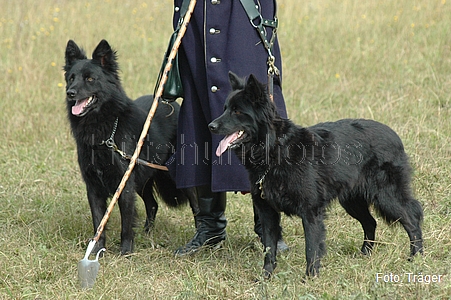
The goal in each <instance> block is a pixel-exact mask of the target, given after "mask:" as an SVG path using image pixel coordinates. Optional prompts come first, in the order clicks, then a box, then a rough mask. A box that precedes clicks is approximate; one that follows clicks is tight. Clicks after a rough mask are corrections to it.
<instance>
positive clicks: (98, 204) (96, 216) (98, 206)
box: [86, 184, 108, 254]
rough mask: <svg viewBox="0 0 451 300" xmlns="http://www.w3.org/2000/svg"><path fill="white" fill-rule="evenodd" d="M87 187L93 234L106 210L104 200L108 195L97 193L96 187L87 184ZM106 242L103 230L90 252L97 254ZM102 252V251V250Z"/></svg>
mask: <svg viewBox="0 0 451 300" xmlns="http://www.w3.org/2000/svg"><path fill="white" fill-rule="evenodd" d="M86 187H87V195H88V201H89V207H90V208H91V216H92V225H93V226H94V234H96V232H97V227H99V225H100V222H101V221H102V218H103V215H104V214H105V211H106V200H107V197H108V195H106V194H105V195H97V194H96V193H95V191H96V190H97V189H95V188H92V187H91V186H90V185H89V184H87V185H86ZM105 242H106V233H105V230H104V231H103V232H102V234H101V235H100V238H99V240H98V242H97V244H96V246H95V247H94V249H93V250H92V254H97V252H99V250H100V249H102V248H104V247H105ZM102 253H103V252H102Z"/></svg>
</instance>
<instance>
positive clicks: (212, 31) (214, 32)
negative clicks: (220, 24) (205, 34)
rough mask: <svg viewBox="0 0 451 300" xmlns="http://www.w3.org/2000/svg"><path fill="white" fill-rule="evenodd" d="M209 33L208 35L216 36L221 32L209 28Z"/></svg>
mask: <svg viewBox="0 0 451 300" xmlns="http://www.w3.org/2000/svg"><path fill="white" fill-rule="evenodd" d="M209 32H210V34H218V33H220V32H221V31H220V30H218V29H215V28H210V30H209Z"/></svg>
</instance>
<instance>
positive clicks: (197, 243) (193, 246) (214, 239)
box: [175, 186, 227, 256]
mask: <svg viewBox="0 0 451 300" xmlns="http://www.w3.org/2000/svg"><path fill="white" fill-rule="evenodd" d="M193 191H195V192H193ZM191 192H193V193H194V194H195V196H193V195H191V196H189V197H188V198H189V199H190V205H191V209H192V210H193V214H194V222H195V225H196V233H195V234H194V237H193V238H192V239H191V240H190V241H189V242H188V243H187V244H186V245H184V246H182V247H180V248H178V249H177V250H176V251H175V255H176V256H184V255H189V254H193V253H195V252H197V251H198V250H199V249H200V248H201V247H203V246H215V245H217V244H219V243H220V242H222V241H223V240H225V238H226V230H225V229H226V226H227V219H226V217H225V214H224V212H225V208H226V202H227V196H226V193H225V192H212V191H211V187H210V186H200V187H196V188H194V189H193V190H191Z"/></svg>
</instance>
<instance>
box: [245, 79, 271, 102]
mask: <svg viewBox="0 0 451 300" xmlns="http://www.w3.org/2000/svg"><path fill="white" fill-rule="evenodd" d="M246 91H248V92H249V95H252V98H253V99H252V102H253V103H258V102H260V101H262V100H266V99H265V87H264V85H263V84H262V83H260V81H258V79H257V78H256V77H255V75H254V74H251V75H249V78H248V79H247V82H246Z"/></svg>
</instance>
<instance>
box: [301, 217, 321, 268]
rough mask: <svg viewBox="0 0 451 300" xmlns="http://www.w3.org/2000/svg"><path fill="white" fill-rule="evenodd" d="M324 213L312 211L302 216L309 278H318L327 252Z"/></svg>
mask: <svg viewBox="0 0 451 300" xmlns="http://www.w3.org/2000/svg"><path fill="white" fill-rule="evenodd" d="M323 219H324V215H323V212H322V211H320V212H313V211H310V212H308V213H306V214H304V215H303V216H302V225H303V226H304V234H305V256H306V259H307V267H306V274H307V276H318V275H319V268H320V266H321V264H320V259H321V257H322V256H323V255H324V254H325V252H326V245H325V228H324V222H323Z"/></svg>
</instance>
